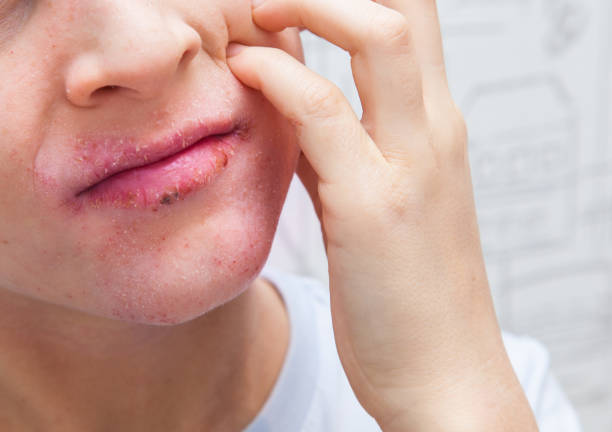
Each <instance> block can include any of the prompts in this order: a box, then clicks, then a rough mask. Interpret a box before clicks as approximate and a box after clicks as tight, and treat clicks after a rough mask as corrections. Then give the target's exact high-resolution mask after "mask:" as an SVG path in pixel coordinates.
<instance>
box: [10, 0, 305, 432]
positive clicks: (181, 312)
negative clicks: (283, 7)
mask: <svg viewBox="0 0 612 432" xmlns="http://www.w3.org/2000/svg"><path fill="white" fill-rule="evenodd" d="M230 41H239V42H242V43H248V44H258V45H269V46H276V47H280V48H282V49H284V50H286V51H288V52H291V53H293V54H294V55H295V56H298V57H299V56H300V55H301V48H300V45H299V40H298V36H297V32H295V31H288V32H283V33H282V34H277V35H274V36H273V35H271V34H270V33H265V32H263V31H261V30H258V29H257V27H256V26H255V25H254V24H253V23H252V21H251V5H250V1H248V0H207V1H195V0H193V1H186V0H162V1H154V2H141V1H134V2H132V1H130V2H125V1H123V0H111V1H109V0H104V1H97V0H90V1H86V2H83V1H79V0H60V1H44V0H43V1H37V2H33V1H32V2H30V1H13V0H9V1H8V2H2V3H1V4H0V101H2V105H3V109H2V110H0V162H1V163H0V182H1V183H2V184H3V185H5V187H4V188H3V193H2V194H1V195H0V316H1V317H2V318H1V320H2V323H1V324H2V325H1V326H0V341H2V342H1V345H0V350H1V351H2V352H3V353H4V354H3V356H2V358H0V389H1V390H0V407H2V408H0V429H2V430H20V431H21V430H27V428H26V429H23V428H25V425H26V423H25V422H26V419H28V420H27V421H28V422H31V423H27V424H29V425H30V426H31V429H32V430H40V428H41V427H42V428H44V430H62V431H69V430H93V429H92V427H93V426H94V425H96V424H97V425H98V426H100V425H105V427H106V428H107V429H115V428H114V427H113V426H114V425H113V424H111V423H112V422H117V424H119V425H122V426H126V427H129V426H128V425H131V426H132V427H133V428H132V429H131V430H151V431H153V430H156V429H155V428H161V429H160V430H181V428H182V427H185V428H186V430H194V429H193V428H194V427H195V426H196V425H201V424H214V422H212V420H213V417H214V418H216V419H217V420H219V419H223V418H225V419H231V421H233V422H237V423H236V424H234V425H233V428H235V429H238V428H239V426H244V424H245V421H247V420H249V419H250V418H251V417H252V415H254V413H256V412H257V409H259V407H260V406H261V403H263V400H264V399H265V397H266V396H267V393H266V392H267V391H269V389H270V387H271V385H272V383H273V382H274V379H275V377H276V373H277V372H278V370H279V368H280V363H281V362H282V358H283V354H284V349H285V346H286V338H287V333H286V321H285V320H286V317H285V316H284V315H283V314H284V312H283V311H282V310H283V308H282V305H281V304H280V301H279V299H278V298H276V297H274V296H273V295H271V293H272V289H271V288H270V287H269V286H267V285H265V284H263V283H262V282H261V281H259V280H257V281H256V282H254V280H255V277H256V275H257V274H258V273H259V271H260V269H261V267H262V266H263V264H264V261H265V259H266V257H267V254H268V252H269V248H270V245H271V240H272V237H273V234H274V230H275V227H276V223H277V219H278V216H279V213H280V210H281V206H282V202H283V200H284V197H285V194H286V191H287V188H288V185H289V182H290V179H291V177H292V175H293V172H294V169H295V164H296V160H297V157H298V147H297V145H296V143H295V138H294V133H293V128H292V126H291V125H290V124H289V123H288V122H287V121H286V120H284V118H283V117H282V116H280V115H279V114H278V113H277V111H276V110H275V109H273V108H272V106H271V105H270V104H269V103H268V102H266V100H265V99H264V98H263V97H262V96H261V95H260V94H259V93H258V92H255V91H253V90H250V89H247V88H246V87H245V86H243V85H242V84H241V83H240V82H239V81H238V80H237V79H236V78H235V77H234V76H233V74H232V73H231V71H230V70H229V68H228V67H227V63H226V58H225V51H226V48H227V45H228V43H229V42H230ZM219 113H222V114H223V115H227V114H228V113H229V114H230V115H234V116H236V117H237V118H240V119H241V120H245V124H247V126H248V127H247V128H246V129H245V130H244V131H243V133H242V134H241V136H240V139H239V140H238V141H236V142H235V143H234V144H235V145H234V146H233V149H232V155H231V158H230V159H229V160H228V161H227V164H225V163H224V164H222V165H223V167H222V168H223V169H220V170H218V171H219V172H216V173H215V176H214V178H212V179H210V181H208V180H207V181H202V182H197V181H196V182H192V183H189V185H190V187H191V186H194V185H195V186H197V187H193V188H190V189H189V191H188V192H189V193H188V194H186V195H184V196H183V195H181V196H180V197H175V196H174V195H171V197H172V198H173V200H171V201H168V200H163V199H161V198H160V205H159V206H157V207H156V208H155V209H153V208H151V207H150V206H145V207H146V208H144V207H142V206H141V207H138V206H137V208H129V206H105V205H102V206H95V205H82V206H77V207H75V206H73V205H68V204H67V203H70V202H71V200H73V199H74V198H75V196H76V195H77V194H78V192H79V191H80V189H81V188H82V186H83V173H82V172H81V171H80V170H79V161H78V157H79V155H80V153H79V148H78V146H79V145H81V146H82V145H87V142H83V141H79V139H78V137H80V136H90V137H91V136H94V137H105V136H113V137H117V136H126V137H132V138H133V137H138V138H140V139H142V140H145V141H146V140H148V139H151V140H153V139H155V138H156V137H159V136H165V135H168V134H170V133H172V132H173V131H174V128H176V127H177V125H180V124H183V123H185V122H196V121H199V120H201V119H202V118H210V117H214V116H215V115H217V114H219ZM174 198H177V199H174ZM178 198H180V199H178ZM75 209H76V210H75ZM153 210H155V211H153ZM249 286H253V289H252V290H247V288H248V287H249ZM243 293H244V294H243ZM240 294H243V295H240ZM221 305H222V306H221ZM258 310H259V311H263V312H257V313H256V312H255V311H258ZM209 311H213V312H211V313H210V314H207V315H203V314H205V313H206V312H209ZM198 317H201V318H198ZM194 318H198V319H194ZM192 320H193V321H192ZM279 320H280V321H279ZM181 324H182V325H181ZM260 332H264V333H265V334H267V335H270V336H271V337H272V339H271V340H273V341H275V342H274V343H273V344H270V341H269V340H263V339H262V338H261V337H260V336H259V334H260ZM276 342H278V343H276ZM264 346H265V348H264ZM211 353H215V354H214V355H212V354H211ZM253 362H256V364H257V365H258V366H257V367H253V366H252V365H254V364H255V363H253ZM1 371H10V372H11V373H10V375H7V374H5V373H3V372H1ZM92 371H95V376H94V375H92ZM236 371H242V372H240V373H236ZM245 382H248V383H250V384H249V386H246V385H245ZM194 383H203V385H202V384H198V385H197V386H195V384H194ZM221 383H225V384H224V385H223V386H222V385H221ZM194 386H195V387H194ZM220 388H222V389H223V390H219V389H220ZM6 389H8V390H6ZM134 392H137V394H134ZM238 394H239V395H240V397H239V396H238ZM212 400H214V403H213V402H210V401H212ZM236 400H239V401H240V403H235V401H236ZM23 401H27V403H25V402H23ZM86 401H89V402H86ZM205 402H206V403H205ZM166 403H171V404H172V406H171V407H168V406H166V405H165V404H166ZM203 406H205V408H202V407H203ZM101 407H103V408H104V410H102V411H100V409H101ZM226 411H227V412H226ZM100 412H106V413H108V415H102V416H101V415H100ZM75 413H79V414H78V415H77V414H75ZM121 413H123V414H124V415H122V414H121ZM138 413H140V414H138ZM152 413H153V414H154V413H164V416H163V422H159V421H158V420H160V418H159V416H156V415H153V414H152ZM194 413H197V416H200V417H193V418H192V417H190V416H189V415H190V414H194ZM160 415H161V414H160ZM51 418H53V419H55V420H54V423H49V419H51ZM205 420H208V422H205ZM141 421H142V422H149V423H150V424H149V423H139V422H141ZM109 422H110V423H109ZM202 422H204V423H202ZM5 426H6V427H5ZM179 426H180V427H179ZM11 427H14V428H15V429H12V428H11ZM37 427H38V428H39V429H37ZM142 427H144V428H145V429H139V428H142ZM128 430H129V429H128Z"/></svg>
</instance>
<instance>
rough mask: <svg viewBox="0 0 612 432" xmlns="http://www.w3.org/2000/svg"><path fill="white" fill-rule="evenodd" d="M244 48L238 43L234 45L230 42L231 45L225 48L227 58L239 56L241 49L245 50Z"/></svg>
mask: <svg viewBox="0 0 612 432" xmlns="http://www.w3.org/2000/svg"><path fill="white" fill-rule="evenodd" d="M245 48H246V46H245V45H242V44H239V43H235V42H232V43H231V44H229V45H228V46H227V57H228V58H229V57H234V56H236V55H238V54H240V53H241V52H242V50H243V49H245Z"/></svg>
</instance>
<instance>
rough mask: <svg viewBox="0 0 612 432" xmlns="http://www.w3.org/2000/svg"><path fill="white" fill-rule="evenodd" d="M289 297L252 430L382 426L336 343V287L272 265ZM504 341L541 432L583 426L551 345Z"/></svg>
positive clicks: (308, 431)
mask: <svg viewBox="0 0 612 432" xmlns="http://www.w3.org/2000/svg"><path fill="white" fill-rule="evenodd" d="M262 277H264V278H266V279H268V280H269V281H270V282H272V283H273V284H274V285H275V286H276V288H277V289H278V290H279V292H280V294H281V296H282V297H283V299H284V301H285V305H286V307H287V312H288V315H289V322H290V326H291V337H290V342H289V349H288V352H287V356H286V358H285V362H284V364H283V367H282V369H281V373H280V376H279V378H278V380H277V382H276V384H275V386H274V388H273V390H272V393H271V395H270V397H269V398H268V400H267V401H266V403H265V404H264V407H263V408H262V410H261V411H260V413H259V414H258V415H257V417H256V418H255V419H254V420H253V421H252V422H251V424H250V425H249V426H248V427H247V428H246V430H245V432H277V431H278V432H344V431H350V432H380V428H379V427H378V424H377V423H376V422H375V421H374V419H373V418H372V417H370V416H369V415H368V414H367V413H366V412H365V410H364V409H363V408H362V407H361V405H360V404H359V402H358V401H357V399H356V397H355V395H354V394H353V391H352V389H351V387H350V385H349V383H348V380H347V378H346V375H345V373H344V369H342V365H341V363H340V359H339V357H338V353H337V351H336V346H335V343H334V336H333V329H332V324H331V312H330V308H329V293H328V291H327V289H326V288H325V287H324V286H323V285H322V284H321V283H320V282H318V281H317V280H315V279H310V278H303V277H299V276H296V275H292V274H288V273H283V272H280V271H277V270H274V269H271V268H265V269H264V271H263V272H262ZM504 343H505V345H506V349H507V351H508V354H509V356H510V360H511V362H512V365H513V366H514V369H515V371H516V374H517V375H518V378H519V380H520V382H521V384H522V386H523V388H524V390H525V393H526V394H527V398H528V399H529V402H530V404H531V407H532V409H533V411H534V413H535V415H536V418H537V420H538V425H539V426H540V431H541V432H579V431H580V430H581V429H580V426H579V423H578V420H577V417H576V414H575V412H574V410H573V409H572V407H571V405H570V404H569V402H568V400H567V398H566V397H565V395H564V394H563V392H562V390H561V388H560V387H559V385H558V384H557V381H556V380H555V379H554V377H553V376H552V375H551V373H550V371H549V358H548V354H547V352H546V350H545V349H544V348H543V347H542V345H540V344H539V343H538V342H536V341H534V340H533V339H529V338H526V337H517V336H512V335H509V334H504Z"/></svg>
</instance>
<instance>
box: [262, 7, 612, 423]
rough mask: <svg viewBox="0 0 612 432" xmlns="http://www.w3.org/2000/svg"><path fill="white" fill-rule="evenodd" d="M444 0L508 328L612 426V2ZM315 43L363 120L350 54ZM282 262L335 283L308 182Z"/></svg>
mask: <svg viewBox="0 0 612 432" xmlns="http://www.w3.org/2000/svg"><path fill="white" fill-rule="evenodd" d="M438 4H439V9H440V19H441V22H442V31H443V35H444V42H445V50H446V62H447V68H448V75H449V80H450V84H451V88H452V91H453V95H454V98H455V100H456V101H457V103H458V105H459V106H460V108H461V110H462V112H463V114H464V116H465V119H466V122H467V124H468V128H469V133H470V160H471V165H472V173H473V180H474V186H475V189H476V200H477V207H478V217H479V222H480V228H481V236H482V241H483V246H484V250H485V257H486V263H487V271H488V276H489V281H490V284H491V289H492V291H493V294H494V298H495V302H496V307H497V311H498V315H499V318H500V321H501V323H502V326H503V327H504V329H506V330H509V331H512V332H515V333H519V334H528V335H531V336H534V337H536V338H537V339H539V340H540V341H541V342H542V343H544V344H545V345H546V347H547V348H548V350H549V351H550V354H551V359H552V368H553V370H554V372H555V374H556V375H557V377H558V378H559V380H560V381H561V383H562V385H563V387H564V389H565V391H566V392H567V394H568V396H569V398H570V399H571V400H572V402H573V404H574V406H575V407H576V408H577V411H578V413H579V415H580V418H581V421H582V423H583V426H584V430H585V431H586V432H591V431H593V432H595V431H612V143H611V142H610V141H611V140H612V133H611V132H612V129H611V126H612V110H611V107H610V102H611V101H612V69H611V68H612V43H611V41H612V30H611V26H610V24H611V23H612V2H611V1H610V0H496V1H491V0H438ZM303 41H304V46H305V51H306V58H307V63H308V65H309V66H310V67H311V68H312V69H314V70H316V71H317V72H319V73H321V74H322V75H324V76H325V77H327V78H329V79H331V80H332V81H334V82H335V83H336V84H337V85H338V86H339V87H340V88H341V89H342V90H343V91H344V93H345V94H346V95H347V97H348V98H349V100H350V101H351V103H352V104H353V107H354V108H355V110H356V111H357V112H358V113H359V114H360V113H361V109H360V107H359V102H358V98H357V94H356V91H355V88H354V85H353V82H352V79H351V73H350V69H349V58H348V56H347V54H346V53H344V52H343V51H341V50H339V49H337V48H335V47H333V46H331V45H330V44H328V43H326V42H324V41H322V40H320V39H318V38H317V37H315V36H313V35H312V34H309V33H304V34H303ZM269 264H271V265H273V266H276V267H280V268H282V269H286V270H289V271H292V272H295V273H299V274H303V275H309V276H312V277H315V278H318V279H320V280H321V281H322V282H323V283H327V263H326V261H325V253H324V250H323V246H322V241H321V234H320V228H319V226H318V222H317V220H316V216H315V215H314V212H313V210H312V208H311V204H310V202H309V200H308V198H307V194H306V192H305V191H304V190H303V188H302V187H301V184H300V183H299V181H294V183H293V185H292V187H291V191H290V194H289V197H288V201H287V205H286V207H285V210H284V213H283V215H282V217H281V222H280V225H279V231H278V234H277V238H276V240H275V243H274V246H273V250H272V253H271V256H270V261H269Z"/></svg>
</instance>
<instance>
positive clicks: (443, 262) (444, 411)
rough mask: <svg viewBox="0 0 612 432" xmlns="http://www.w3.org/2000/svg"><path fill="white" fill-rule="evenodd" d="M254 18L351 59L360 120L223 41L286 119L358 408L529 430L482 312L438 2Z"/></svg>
mask: <svg viewBox="0 0 612 432" xmlns="http://www.w3.org/2000/svg"><path fill="white" fill-rule="evenodd" d="M253 17H254V20H255V22H256V23H257V25H258V26H260V27H262V28H263V29H265V30H268V31H273V32H275V31H281V30H283V29H285V28H287V27H305V28H308V29H309V30H311V31H312V32H313V33H316V34H318V35H319V36H321V37H323V38H325V39H327V40H329V41H331V42H332V43H334V44H336V45H338V46H340V47H342V48H344V49H345V50H347V51H349V53H350V54H351V56H352V68H353V76H354V78H355V82H356V85H357V89H358V91H359V95H360V98H361V103H362V106H363V118H362V119H361V120H359V119H358V118H357V117H356V115H355V113H354V112H353V111H352V110H351V108H350V105H349V103H348V102H347V100H346V99H345V98H344V97H343V95H342V93H341V92H340V91H339V89H338V88H336V87H335V86H334V85H333V84H331V83H329V82H328V81H327V80H325V79H323V78H322V77H320V76H318V75H316V74H315V73H314V72H312V71H310V70H309V69H307V68H306V67H305V66H304V65H303V64H301V63H300V62H298V61H297V60H295V59H293V58H292V57H290V56H289V55H288V54H286V53H284V52H283V51H280V50H277V49H272V48H264V47H248V48H247V47H243V46H237V45H233V46H231V47H230V49H229V50H228V52H229V55H230V58H229V59H228V64H229V65H230V67H231V69H232V71H233V72H234V74H235V75H236V76H237V77H238V78H239V79H240V80H241V81H242V82H243V83H245V84H246V85H248V86H250V87H252V88H255V89H257V90H260V91H261V92H262V93H263V94H264V95H265V96H266V97H267V98H268V100H270V102H271V103H272V104H273V105H274V106H275V107H276V108H277V109H278V110H279V111H280V112H281V113H283V114H284V115H285V116H286V117H287V118H288V119H290V121H292V122H293V124H294V125H295V128H296V133H297V135H298V138H299V143H300V146H301V148H302V151H303V157H302V159H301V160H300V163H299V169H298V174H299V175H300V178H301V179H302V182H303V183H304V184H305V186H306V188H307V190H308V192H309V194H310V196H311V199H312V201H313V203H314V206H315V209H316V211H317V214H318V216H319V219H320V221H321V225H322V229H323V235H324V240H325V246H326V251H327V256H328V261H329V276H330V294H331V307H332V317H333V325H334V334H335V338H336V344H337V348H338V352H339V355H340V359H341V361H342V365H343V367H344V369H345V371H346V374H347V376H348V378H349V381H350V383H351V386H352V388H353V390H354V392H355V394H356V395H357V397H358V399H359V401H360V403H361V404H362V405H363V406H364V408H365V409H366V410H367V411H368V412H369V413H370V414H371V415H372V416H373V417H374V418H375V419H376V420H377V421H378V422H379V424H380V425H381V427H382V428H383V430H385V431H387V430H389V431H390V430H406V431H407V430H410V431H418V430H428V431H430V430H453V427H455V428H458V429H461V428H465V429H461V430H472V431H474V430H496V428H497V429H499V430H501V429H502V428H508V429H504V430H509V429H510V427H516V428H517V430H518V429H519V428H520V430H522V431H526V430H535V428H536V426H535V422H534V420H533V417H532V414H531V411H530V409H529V406H528V404H527V402H526V399H525V397H524V395H523V394H522V391H521V389H520V386H519V384H518V381H517V379H516V377H515V376H514V373H513V371H512V367H511V366H510V363H509V361H508V358H507V356H506V353H505V350H504V347H503V343H502V340H501V334H500V331H499V327H498V325H497V321H496V318H495V313H494V310H493V306H492V301H491V296H490V293H489V287H488V282H487V277H486V272H485V268H484V261H483V257H482V251H481V246H480V239H479V233H478V225H477V221H476V214H475V206H474V199H473V192H472V183H471V178H470V169H469V162H468V156H467V149H466V146H467V138H466V131H465V126H464V122H463V120H462V116H461V114H460V113H459V111H458V110H457V108H456V106H455V104H454V102H453V100H452V98H451V95H450V92H449V89H448V85H447V81H446V75H445V68H444V59H443V53H442V43H441V36H440V28H439V24H438V18H437V10H436V5H435V1H434V0H387V1H379V2H378V4H377V3H375V2H373V1H370V0H334V1H329V0H267V1H266V2H264V3H263V4H262V5H260V6H258V7H256V8H255V9H254V10H253ZM513 430H514V429H513Z"/></svg>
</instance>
